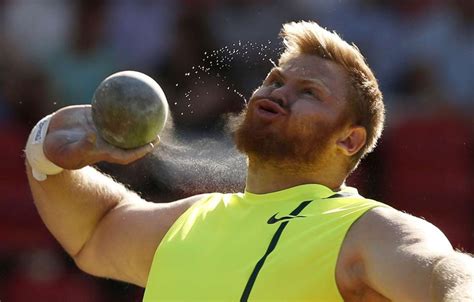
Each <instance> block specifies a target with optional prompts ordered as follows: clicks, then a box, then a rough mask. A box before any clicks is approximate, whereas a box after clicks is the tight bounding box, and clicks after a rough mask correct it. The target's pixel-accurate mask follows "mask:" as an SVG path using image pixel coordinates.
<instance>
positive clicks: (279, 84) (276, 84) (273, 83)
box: [270, 80, 283, 88]
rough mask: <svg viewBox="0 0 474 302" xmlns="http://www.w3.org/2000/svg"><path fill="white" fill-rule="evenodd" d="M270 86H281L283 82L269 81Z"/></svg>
mask: <svg viewBox="0 0 474 302" xmlns="http://www.w3.org/2000/svg"><path fill="white" fill-rule="evenodd" d="M270 86H272V87H275V88H280V87H281V86H283V83H282V82H281V81H278V80H274V81H271V82H270Z"/></svg>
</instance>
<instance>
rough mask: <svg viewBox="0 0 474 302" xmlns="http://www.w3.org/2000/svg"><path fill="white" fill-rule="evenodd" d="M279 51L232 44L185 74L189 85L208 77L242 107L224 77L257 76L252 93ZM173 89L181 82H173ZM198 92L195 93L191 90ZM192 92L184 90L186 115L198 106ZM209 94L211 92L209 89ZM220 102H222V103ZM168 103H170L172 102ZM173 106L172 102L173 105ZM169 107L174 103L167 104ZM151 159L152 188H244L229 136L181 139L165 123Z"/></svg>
mask: <svg viewBox="0 0 474 302" xmlns="http://www.w3.org/2000/svg"><path fill="white" fill-rule="evenodd" d="M280 51H281V48H277V49H276V48H273V47H272V42H271V41H268V42H267V43H253V42H241V41H239V42H237V43H234V44H232V45H231V46H230V47H229V46H225V47H222V48H220V49H217V50H213V51H208V52H205V53H204V55H203V58H202V63H201V64H200V65H197V66H192V67H191V69H190V71H189V72H186V73H185V74H184V77H185V78H186V80H191V83H193V85H194V86H196V87H197V86H199V85H204V84H205V82H204V81H205V79H206V78H209V77H213V78H214V79H215V80H217V81H215V82H216V85H217V87H218V88H224V89H225V91H228V93H229V97H231V96H232V94H234V95H235V94H236V95H237V96H238V97H239V98H241V99H242V100H243V102H244V103H245V105H246V103H247V100H246V98H245V97H244V94H243V93H241V92H239V91H238V90H237V88H236V87H235V85H234V83H230V80H229V79H228V74H229V73H231V72H234V74H235V73H236V74H238V75H239V76H242V77H245V78H247V76H246V74H248V73H250V74H251V73H254V74H255V72H258V73H260V74H259V75H258V79H255V80H254V81H255V82H254V83H249V84H248V85H250V86H251V89H253V88H255V87H256V86H258V85H260V84H261V81H262V80H263V77H264V76H265V75H266V73H267V72H268V71H269V70H270V69H271V68H272V67H273V65H274V63H273V61H276V60H277V56H278V54H279V52H280ZM175 86H176V87H179V86H180V83H176V84H175ZM196 90H198V89H196ZM194 91H195V90H194V89H192V88H191V89H189V90H187V91H185V92H184V100H185V101H186V102H187V104H186V106H182V107H184V108H187V109H188V112H181V113H180V115H185V114H189V115H191V114H193V108H194V107H195V106H199V98H200V96H199V95H196V94H195V93H194ZM209 94H211V95H212V91H209ZM223 101H225V100H223ZM171 103H172V102H171ZM172 104H174V105H177V102H176V101H175V102H174V103H172ZM172 106H173V105H172ZM153 157H154V158H153V160H152V165H150V166H153V172H152V174H153V176H152V178H153V181H154V182H155V183H156V184H157V187H160V188H168V189H170V190H172V191H174V192H178V193H179V192H182V194H181V195H184V196H186V195H192V194H197V193H203V192H215V191H218V192H236V191H242V190H243V189H244V186H245V172H246V158H245V156H244V155H242V154H239V153H238V152H237V150H236V149H235V147H234V145H233V142H232V138H231V137H230V135H229V133H227V134H225V133H223V134H222V135H218V136H213V137H209V136H207V137H206V136H204V135H203V136H199V135H196V134H193V135H188V136H186V135H184V136H183V135H181V136H179V137H178V136H176V135H175V132H174V130H173V127H172V122H170V123H168V125H167V127H166V128H165V130H164V132H163V133H162V134H161V144H160V146H159V147H158V148H157V150H156V151H155V152H154V156H153Z"/></svg>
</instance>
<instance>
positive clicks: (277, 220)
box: [267, 213, 306, 224]
mask: <svg viewBox="0 0 474 302" xmlns="http://www.w3.org/2000/svg"><path fill="white" fill-rule="evenodd" d="M276 215H278V213H276V214H273V216H272V217H270V219H268V221H267V223H268V224H274V223H277V222H280V221H284V220H290V219H293V218H305V217H306V216H303V215H289V216H283V217H280V218H276Z"/></svg>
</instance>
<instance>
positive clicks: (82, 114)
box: [26, 106, 201, 286]
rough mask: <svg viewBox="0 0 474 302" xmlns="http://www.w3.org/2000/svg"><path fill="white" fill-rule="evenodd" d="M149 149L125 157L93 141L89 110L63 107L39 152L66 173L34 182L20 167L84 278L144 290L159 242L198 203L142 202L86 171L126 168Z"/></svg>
mask: <svg viewBox="0 0 474 302" xmlns="http://www.w3.org/2000/svg"><path fill="white" fill-rule="evenodd" d="M155 143H156V142H155ZM30 146H31V145H30ZM152 149H153V145H152V144H149V145H146V146H143V147H140V148H137V149H132V150H122V149H118V148H116V147H114V146H111V145H109V144H108V143H107V142H105V141H104V140H102V139H101V138H100V137H99V136H98V135H97V131H96V129H95V125H94V123H93V122H92V117H91V109H90V106H70V107H65V108H63V109H61V110H59V111H57V112H56V113H54V115H53V116H52V118H51V122H50V124H49V128H48V129H47V134H46V136H45V138H44V145H43V148H42V150H43V151H44V154H45V156H46V157H47V158H48V160H50V161H51V162H53V163H54V164H56V165H58V166H60V167H62V168H64V169H67V170H64V171H63V172H61V173H60V174H57V175H50V176H48V177H47V178H46V180H44V181H37V180H36V179H35V178H34V177H33V176H32V173H31V167H30V166H29V163H28V160H27V163H26V165H27V169H26V170H27V175H28V180H29V184H30V187H31V191H32V193H33V198H34V201H35V205H36V207H37V209H38V212H39V214H40V216H41V218H42V219H43V221H44V223H45V224H46V226H47V227H48V229H49V230H50V232H51V233H52V234H53V235H54V236H55V237H56V239H57V240H58V241H59V243H60V244H61V245H62V246H63V247H64V249H65V250H66V251H67V252H68V253H69V254H70V255H71V256H72V257H73V258H74V260H75V261H76V263H77V264H78V266H79V267H80V268H82V269H83V270H85V271H87V272H88V273H91V274H94V275H97V276H102V277H109V278H113V279H119V280H122V281H127V282H130V283H134V284H137V285H140V286H145V284H146V281H147V277H148V271H149V269H150V265H151V263H152V259H153V255H154V252H155V249H156V247H157V246H158V244H159V243H160V241H161V239H162V238H163V236H164V235H165V233H166V232H167V230H168V229H169V227H170V226H171V225H172V224H173V222H174V221H175V220H176V218H177V217H179V215H181V213H183V212H184V211H185V210H186V209H187V208H189V206H190V205H191V204H192V203H194V202H195V201H196V200H198V199H199V198H200V197H201V196H194V197H191V198H188V199H184V200H180V201H177V202H173V203H170V204H155V203H151V202H147V201H145V200H143V199H142V198H140V197H139V196H138V195H137V194H135V193H133V192H131V191H129V190H127V189H126V188H125V187H124V186H123V185H122V184H119V183H117V182H115V181H114V180H112V179H111V178H110V177H108V176H106V175H103V174H101V173H100V172H98V171H97V170H95V169H94V168H92V167H90V166H89V165H91V164H94V163H96V162H99V161H108V162H113V163H119V164H127V163H130V162H132V161H134V160H137V159H139V158H141V157H143V156H144V155H146V154H147V153H149V152H151V150H152ZM27 154H28V153H27Z"/></svg>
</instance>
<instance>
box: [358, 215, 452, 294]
mask: <svg viewBox="0 0 474 302" xmlns="http://www.w3.org/2000/svg"><path fill="white" fill-rule="evenodd" d="M365 216H366V217H363V219H364V221H363V223H362V224H363V227H362V228H365V230H363V233H362V234H363V235H362V236H363V240H361V243H363V245H361V247H360V249H361V251H362V259H363V262H364V270H365V274H364V275H365V279H366V280H364V281H365V283H366V284H367V285H369V286H370V287H372V288H373V289H375V290H377V291H378V292H380V293H382V294H383V295H384V296H386V297H388V298H390V299H391V300H393V301H425V300H427V299H429V291H430V283H431V277H432V272H433V268H434V266H435V265H436V263H437V261H439V260H440V259H442V258H443V257H444V256H446V255H448V254H450V253H452V251H453V249H452V247H451V244H450V243H449V241H448V240H447V238H446V237H445V236H444V234H443V233H442V232H441V231H440V230H439V229H438V228H436V227H435V226H434V225H432V224H431V223H429V222H427V221H425V220H422V219H419V218H416V217H413V216H411V215H408V214H405V213H402V212H399V211H396V210H393V209H386V208H377V209H374V210H372V211H370V212H369V213H367V214H366V215H365Z"/></svg>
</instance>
